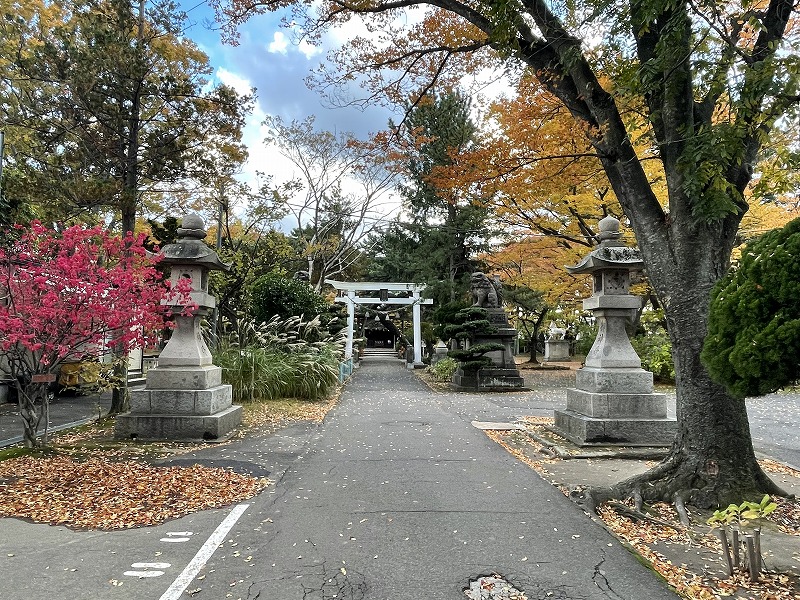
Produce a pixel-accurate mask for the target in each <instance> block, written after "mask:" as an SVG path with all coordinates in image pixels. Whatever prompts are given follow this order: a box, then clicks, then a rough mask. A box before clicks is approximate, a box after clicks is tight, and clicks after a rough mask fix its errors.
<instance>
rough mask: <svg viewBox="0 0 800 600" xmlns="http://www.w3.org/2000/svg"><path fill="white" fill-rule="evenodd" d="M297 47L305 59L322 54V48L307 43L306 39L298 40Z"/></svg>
mask: <svg viewBox="0 0 800 600" xmlns="http://www.w3.org/2000/svg"><path fill="white" fill-rule="evenodd" d="M297 49H298V50H299V51H300V52H301V53H302V54H303V55H305V57H306V59H308V60H311V59H312V58H313V57H314V56H316V55H317V54H322V48H321V47H319V46H314V45H313V44H309V43H308V42H307V41H306V40H300V43H299V44H298V45H297Z"/></svg>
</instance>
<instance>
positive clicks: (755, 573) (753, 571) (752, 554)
mask: <svg viewBox="0 0 800 600" xmlns="http://www.w3.org/2000/svg"><path fill="white" fill-rule="evenodd" d="M744 539H745V543H746V544H747V564H748V565H749V567H750V579H751V580H752V581H758V578H759V574H760V573H759V569H758V556H757V555H756V542H755V540H754V539H753V536H752V535H746V536H744Z"/></svg>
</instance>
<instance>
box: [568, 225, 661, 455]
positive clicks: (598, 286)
mask: <svg viewBox="0 0 800 600" xmlns="http://www.w3.org/2000/svg"><path fill="white" fill-rule="evenodd" d="M598 225H599V230H600V233H599V235H598V238H599V245H598V247H597V248H595V249H594V250H592V252H590V253H589V254H588V255H587V256H586V257H585V258H584V259H583V260H582V261H581V262H580V263H578V264H577V265H575V266H573V267H567V270H568V271H569V272H570V273H572V274H584V273H585V274H590V275H591V276H592V291H593V293H592V296H591V297H590V298H587V299H586V300H584V301H583V308H584V309H585V310H591V311H592V313H593V314H594V316H595V320H596V323H597V326H598V329H597V337H596V338H595V342H594V344H593V345H592V348H591V350H589V353H588V354H587V355H586V360H585V361H584V366H583V367H582V368H581V369H579V370H578V371H577V373H576V377H575V379H576V385H575V388H570V389H568V390H567V409H566V410H557V411H556V412H555V428H556V430H557V431H558V432H559V433H561V434H562V435H564V436H565V437H567V438H568V439H570V440H571V441H573V442H575V443H577V444H580V445H593V444H602V445H631V446H641V445H646V446H666V445H670V444H671V443H672V440H673V438H674V437H675V432H676V430H677V429H676V427H677V424H676V421H675V420H674V419H669V418H667V405H666V396H665V395H664V394H656V393H653V374H652V373H651V372H650V371H645V370H644V369H642V361H641V360H640V358H639V356H638V355H637V354H636V351H635V350H634V348H633V346H632V345H631V342H630V339H629V338H628V333H627V330H626V324H627V322H628V320H629V319H630V318H631V316H632V315H633V313H634V312H635V311H636V310H638V309H639V308H640V306H641V304H640V300H639V298H637V297H635V296H632V295H631V294H630V282H631V273H632V272H635V271H641V270H642V269H643V267H644V262H643V261H642V258H641V255H640V253H639V250H638V249H636V248H629V247H627V246H625V245H624V244H623V243H622V242H621V241H620V232H619V225H620V223H619V221H618V220H617V219H615V218H614V217H611V216H608V217H606V218H604V219H603V220H601V221H600V223H599V224H598Z"/></svg>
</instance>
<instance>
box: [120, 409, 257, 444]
mask: <svg viewBox="0 0 800 600" xmlns="http://www.w3.org/2000/svg"><path fill="white" fill-rule="evenodd" d="M241 422H242V407H241V406H239V405H236V406H230V407H228V408H226V409H225V410H223V411H220V412H218V413H216V414H213V415H186V414H172V415H170V414H150V415H148V414H134V413H125V414H124V415H119V416H118V417H117V423H116V426H115V428H114V437H116V439H118V440H121V439H128V440H130V439H135V440H142V441H164V440H171V441H187V442H188V441H200V442H224V441H225V440H227V439H228V438H229V437H230V435H231V433H232V432H233V430H234V429H236V427H237V426H238V425H239V423H241Z"/></svg>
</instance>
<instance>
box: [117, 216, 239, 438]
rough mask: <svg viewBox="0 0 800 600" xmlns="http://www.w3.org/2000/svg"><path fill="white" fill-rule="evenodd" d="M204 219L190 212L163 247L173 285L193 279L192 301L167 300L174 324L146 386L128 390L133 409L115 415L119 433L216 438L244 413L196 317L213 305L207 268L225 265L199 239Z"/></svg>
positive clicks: (121, 435) (122, 435) (223, 268)
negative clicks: (174, 237) (175, 238)
mask: <svg viewBox="0 0 800 600" xmlns="http://www.w3.org/2000/svg"><path fill="white" fill-rule="evenodd" d="M205 237H206V231H205V227H204V223H203V220H202V219H201V218H200V217H199V216H197V215H195V214H188V215H186V216H185V217H184V218H183V221H182V224H181V227H180V228H179V229H178V241H177V242H176V243H174V244H169V245H167V246H165V247H164V249H163V250H162V256H163V259H162V261H161V264H163V265H167V266H169V267H170V281H171V283H172V286H173V288H175V287H176V286H177V285H178V284H179V282H180V281H181V280H185V279H188V280H189V281H190V282H191V292H190V293H189V296H190V300H191V303H192V304H193V305H194V306H195V308H194V310H193V311H192V312H191V315H183V314H181V313H183V312H184V309H185V308H186V307H185V305H183V304H180V301H179V300H177V301H176V300H173V301H171V302H170V304H171V306H172V313H173V315H172V318H173V319H174V320H175V329H174V331H173V332H172V337H171V338H170V340H169V342H167V345H166V346H165V347H164V349H163V350H162V351H161V354H159V356H158V366H157V367H154V368H152V369H150V370H148V372H147V384H146V385H145V388H144V389H133V390H131V411H130V412H129V413H125V414H123V415H119V416H118V417H117V422H116V428H115V436H116V437H117V438H118V439H123V438H135V439H141V440H200V439H202V440H220V439H224V438H225V437H226V436H227V435H228V434H229V433H230V432H231V431H232V430H233V429H234V428H235V427H236V426H237V425H239V423H240V422H241V419H242V407H241V406H235V405H233V404H232V400H231V399H232V389H231V386H230V385H227V384H225V385H223V384H222V369H221V368H220V367H218V366H215V365H214V364H212V359H211V352H210V351H209V349H208V346H206V343H205V341H204V340H203V336H202V333H201V330H200V323H201V321H202V319H203V317H205V316H206V315H208V314H209V313H210V312H211V311H212V310H213V308H214V306H215V305H216V301H215V299H214V297H213V296H212V295H211V294H209V293H208V274H209V272H211V271H227V270H228V266H227V265H226V264H225V263H223V262H222V261H220V259H219V257H218V256H217V253H216V252H214V250H212V249H211V248H209V247H208V246H207V245H206V244H205V243H204V242H203V239H204V238H205Z"/></svg>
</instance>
